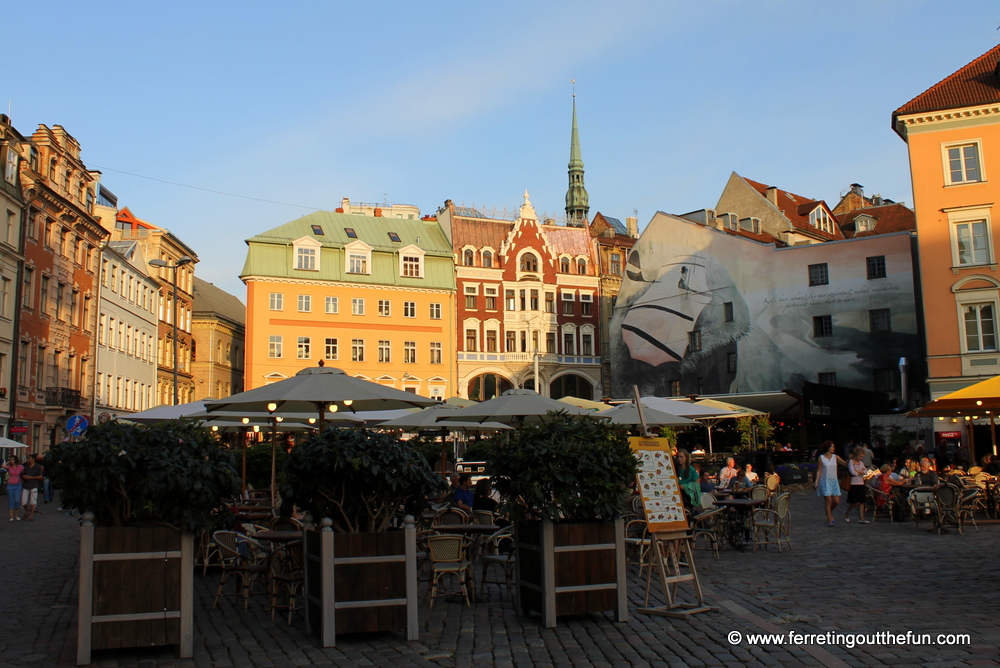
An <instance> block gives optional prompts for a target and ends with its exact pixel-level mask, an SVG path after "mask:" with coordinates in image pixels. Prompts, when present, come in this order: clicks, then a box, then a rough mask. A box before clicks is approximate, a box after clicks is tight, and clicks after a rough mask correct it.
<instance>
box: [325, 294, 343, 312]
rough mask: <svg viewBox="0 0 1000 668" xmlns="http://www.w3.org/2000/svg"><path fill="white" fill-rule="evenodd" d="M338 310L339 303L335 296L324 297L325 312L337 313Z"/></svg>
mask: <svg viewBox="0 0 1000 668" xmlns="http://www.w3.org/2000/svg"><path fill="white" fill-rule="evenodd" d="M339 310H340V305H339V303H338V301H337V298H336V297H327V298H326V312H327V313H337V312H338V311H339Z"/></svg>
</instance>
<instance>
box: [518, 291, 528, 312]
mask: <svg viewBox="0 0 1000 668" xmlns="http://www.w3.org/2000/svg"><path fill="white" fill-rule="evenodd" d="M527 294H528V293H527V290H521V291H520V293H519V297H520V298H521V310H522V311H527V310H528V299H527Z"/></svg>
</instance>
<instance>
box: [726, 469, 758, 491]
mask: <svg viewBox="0 0 1000 668" xmlns="http://www.w3.org/2000/svg"><path fill="white" fill-rule="evenodd" d="M730 487H731V488H732V489H750V488H751V487H753V483H752V482H750V479H749V478H747V472H746V469H745V468H744V467H742V466H741V467H740V468H738V469H736V475H734V476H733V477H732V480H730Z"/></svg>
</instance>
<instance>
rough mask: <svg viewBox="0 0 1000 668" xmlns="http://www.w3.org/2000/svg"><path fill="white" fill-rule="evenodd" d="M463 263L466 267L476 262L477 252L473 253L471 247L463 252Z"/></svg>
mask: <svg viewBox="0 0 1000 668" xmlns="http://www.w3.org/2000/svg"><path fill="white" fill-rule="evenodd" d="M462 264H464V265H465V266H466V267H471V266H473V265H475V264H476V254H475V253H473V252H472V250H471V249H469V248H466V249H465V252H464V253H462Z"/></svg>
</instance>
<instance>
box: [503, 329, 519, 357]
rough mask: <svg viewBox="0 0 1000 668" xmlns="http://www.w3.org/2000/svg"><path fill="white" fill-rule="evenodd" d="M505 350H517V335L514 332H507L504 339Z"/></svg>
mask: <svg viewBox="0 0 1000 668" xmlns="http://www.w3.org/2000/svg"><path fill="white" fill-rule="evenodd" d="M504 345H505V346H506V348H505V350H506V351H507V352H509V353H515V352H517V337H516V335H515V334H514V332H507V335H506V337H505V340H504Z"/></svg>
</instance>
